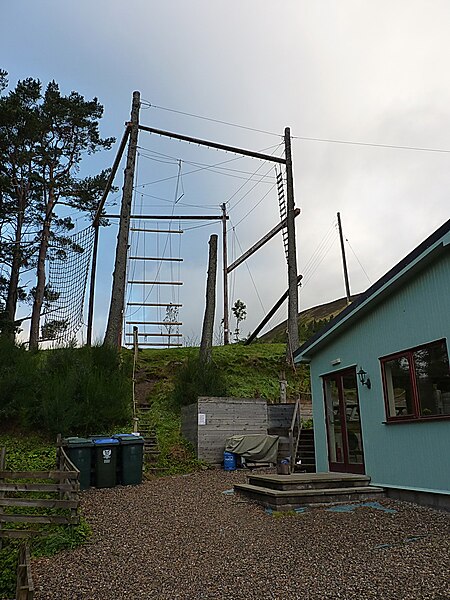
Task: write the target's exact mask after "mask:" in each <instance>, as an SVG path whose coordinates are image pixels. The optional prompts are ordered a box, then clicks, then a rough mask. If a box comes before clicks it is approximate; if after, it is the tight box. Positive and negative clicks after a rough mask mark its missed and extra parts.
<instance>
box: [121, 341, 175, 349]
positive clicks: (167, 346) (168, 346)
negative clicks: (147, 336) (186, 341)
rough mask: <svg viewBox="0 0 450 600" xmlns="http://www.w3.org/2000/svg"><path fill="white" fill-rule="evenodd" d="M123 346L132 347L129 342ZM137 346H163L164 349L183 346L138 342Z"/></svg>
mask: <svg viewBox="0 0 450 600" xmlns="http://www.w3.org/2000/svg"><path fill="white" fill-rule="evenodd" d="M125 345H126V346H132V345H133V344H131V343H130V342H126V343H125ZM139 346H163V347H164V348H180V347H181V346H183V344H158V343H157V342H155V343H154V344H152V343H145V342H139Z"/></svg>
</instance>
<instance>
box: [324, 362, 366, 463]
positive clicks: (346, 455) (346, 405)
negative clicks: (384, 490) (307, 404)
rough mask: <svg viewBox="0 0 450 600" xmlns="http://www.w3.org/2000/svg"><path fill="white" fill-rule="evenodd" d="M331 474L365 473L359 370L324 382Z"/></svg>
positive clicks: (327, 376)
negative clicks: (335, 472)
mask: <svg viewBox="0 0 450 600" xmlns="http://www.w3.org/2000/svg"><path fill="white" fill-rule="evenodd" d="M323 384H324V396H325V415H326V423H327V436H328V460H329V468H330V471H337V472H340V473H364V454H363V442H362V433H361V420H360V416H359V400H358V384H357V377H356V369H349V370H347V371H341V372H340V373H333V374H332V375H326V376H325V377H324V378H323Z"/></svg>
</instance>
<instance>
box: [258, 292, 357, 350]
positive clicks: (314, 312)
mask: <svg viewBox="0 0 450 600" xmlns="http://www.w3.org/2000/svg"><path fill="white" fill-rule="evenodd" d="M357 297H358V296H357V295H355V296H352V297H351V299H352V300H355V299H356V298H357ZM346 306H347V298H339V299H338V300H333V301H332V302H327V303H325V304H319V305H318V306H313V307H312V308H307V309H306V310H302V311H301V312H300V313H299V315H298V325H299V334H300V341H301V342H305V341H306V340H307V339H308V337H310V336H311V335H313V334H314V333H315V332H316V331H318V330H319V329H320V328H321V327H322V326H323V325H325V323H327V322H328V321H329V320H330V319H332V318H333V317H335V316H336V315H337V314H339V313H340V312H341V310H343V309H344V308H345V307H346ZM286 327H287V321H283V322H282V323H280V324H279V325H276V326H275V327H273V328H272V329H271V330H270V331H268V332H267V333H265V334H264V335H262V336H261V337H260V338H258V340H259V341H260V342H264V343H268V342H269V343H274V342H283V341H285V339H286Z"/></svg>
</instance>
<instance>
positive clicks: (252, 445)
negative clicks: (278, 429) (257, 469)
mask: <svg viewBox="0 0 450 600" xmlns="http://www.w3.org/2000/svg"><path fill="white" fill-rule="evenodd" d="M225 450H226V451H227V452H233V453H234V454H238V455H239V456H241V457H242V458H245V459H246V460H248V461H250V462H255V463H258V462H265V463H274V464H276V462H277V454H278V436H277V435H266V434H254V435H233V436H232V437H229V438H227V440H226V441H225Z"/></svg>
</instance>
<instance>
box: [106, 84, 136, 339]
mask: <svg viewBox="0 0 450 600" xmlns="http://www.w3.org/2000/svg"><path fill="white" fill-rule="evenodd" d="M139 107H140V94H139V92H134V93H133V104H132V108H131V123H132V128H131V134H130V141H129V142H128V154H127V166H126V169H125V178H124V183H123V191H122V206H121V210H120V222H119V233H118V234H117V246H116V259H115V264H114V273H113V284H112V290H111V303H110V306H109V315H108V323H107V325H106V332H105V339H104V342H103V344H104V345H108V346H114V347H120V342H121V337H122V320H123V314H124V302H125V289H126V272H127V254H128V244H129V240H128V238H129V231H130V216H131V202H132V198H133V185H134V170H135V165H136V152H137V143H138V133H139Z"/></svg>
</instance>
